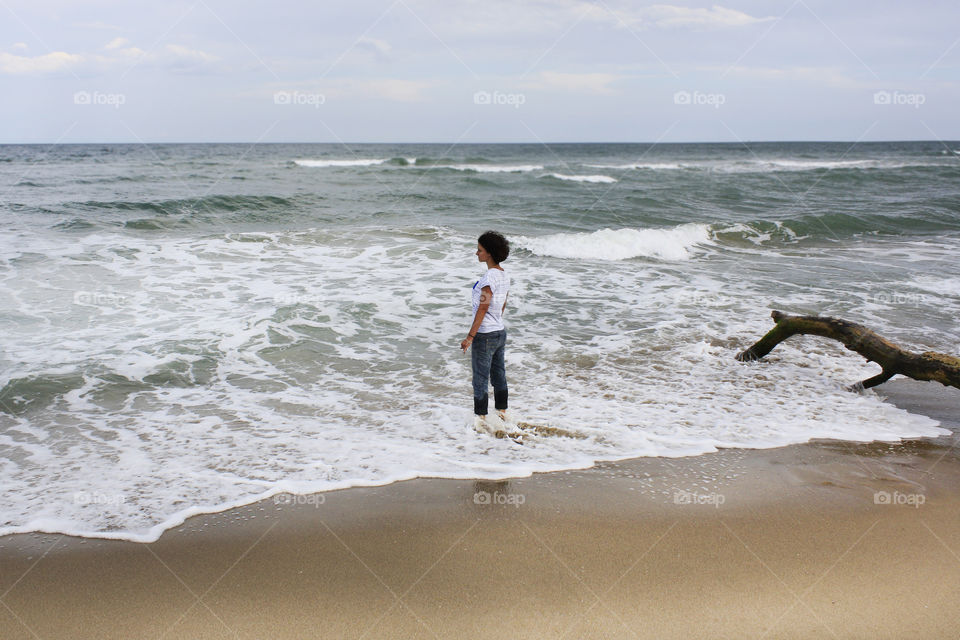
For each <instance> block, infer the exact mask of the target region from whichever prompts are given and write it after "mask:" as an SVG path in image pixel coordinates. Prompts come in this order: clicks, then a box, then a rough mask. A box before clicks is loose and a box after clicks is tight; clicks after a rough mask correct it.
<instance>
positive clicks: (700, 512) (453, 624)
mask: <svg viewBox="0 0 960 640" xmlns="http://www.w3.org/2000/svg"><path fill="white" fill-rule="evenodd" d="M881 391H882V392H883V393H884V394H889V396H890V399H891V400H892V401H895V402H896V403H897V404H900V405H901V406H906V407H910V408H911V410H914V411H917V412H920V413H925V414H927V415H931V416H933V417H935V418H938V419H940V420H942V421H944V424H945V425H947V426H950V427H951V428H952V429H953V430H954V432H955V433H957V432H958V431H960V425H958V424H957V422H956V415H957V413H958V412H957V411H956V409H957V406H958V405H960V402H958V399H960V392H957V391H956V390H950V389H943V388H941V387H939V385H934V384H932V383H926V384H920V383H913V382H912V381H896V382H893V383H888V384H887V385H885V386H884V387H883V388H882V389H881ZM955 441H956V439H955V438H952V437H944V438H940V439H938V440H936V441H929V440H927V441H914V442H907V443H903V444H896V445H890V444H879V443H874V444H856V443H848V442H816V443H811V444H807V445H796V446H790V447H783V448H780V449H772V450H765V451H746V450H724V451H720V452H717V453H715V454H708V455H703V456H697V457H693V458H683V459H663V458H640V459H635V460H628V461H624V462H618V463H608V464H602V465H598V466H597V467H594V468H592V469H589V470H584V471H573V472H558V473H549V474H537V475H535V476H533V477H530V478H524V479H517V480H510V481H504V482H487V481H461V480H441V479H419V480H411V481H407V482H401V483H396V484H393V485H389V486H385V487H372V488H354V489H346V490H342V491H334V492H329V493H325V494H315V495H313V496H299V497H296V498H291V500H294V501H295V502H297V504H277V503H276V502H277V501H275V500H273V499H271V500H268V501H264V502H261V503H258V504H254V505H250V506H247V507H243V508H239V509H234V510H231V511H228V512H225V513H220V514H214V515H209V516H198V517H195V518H191V519H190V520H189V521H187V522H186V523H185V524H184V525H183V526H181V527H179V528H177V529H174V530H171V531H169V532H167V533H166V534H165V535H164V536H163V537H162V538H161V539H160V540H159V541H157V542H156V543H153V544H137V543H129V542H117V541H104V540H81V539H76V538H71V537H68V536H60V535H40V534H32V535H17V536H7V537H5V538H0V638H2V639H3V640H13V639H19V638H44V639H46V638H56V639H60V638H321V637H322V638H327V637H329V638H431V637H439V638H561V637H568V638H685V639H686V638H737V639H740V638H830V637H835V638H870V639H875V638H898V639H899V638H956V637H958V635H960V611H958V603H960V495H958V491H957V488H958V487H960V456H958V452H957V451H956V450H955V449H954V448H953V445H954V444H955ZM487 498H489V503H487V502H488V500H487ZM887 498H889V500H887ZM885 502H890V503H885Z"/></svg>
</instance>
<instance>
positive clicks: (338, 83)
mask: <svg viewBox="0 0 960 640" xmlns="http://www.w3.org/2000/svg"><path fill="white" fill-rule="evenodd" d="M433 86H435V83H434V82H429V81H425V80H403V79H400V78H382V77H378V78H345V77H338V78H326V79H324V80H323V81H321V82H319V83H318V82H313V81H311V82H299V83H292V84H291V83H287V84H283V85H276V84H273V85H270V86H269V87H268V88H267V91H268V93H269V94H270V95H271V96H273V95H275V94H276V92H278V91H285V92H291V93H292V92H301V93H304V94H315V95H322V96H324V98H325V99H326V100H327V101H331V100H333V101H337V100H341V99H342V100H344V101H347V100H353V99H357V98H358V99H361V100H387V101H390V102H423V101H424V100H426V97H425V96H424V95H423V93H422V92H423V91H424V90H425V89H429V88H432V87H433ZM257 95H262V94H261V93H260V92H258V93H257Z"/></svg>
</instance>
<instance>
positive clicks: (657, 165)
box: [583, 162, 685, 171]
mask: <svg viewBox="0 0 960 640" xmlns="http://www.w3.org/2000/svg"><path fill="white" fill-rule="evenodd" d="M583 166H585V167H592V168H594V169H620V170H624V171H625V170H628V169H653V170H657V169H683V168H684V166H685V165H682V164H680V163H679V162H627V163H623V164H585V165H583Z"/></svg>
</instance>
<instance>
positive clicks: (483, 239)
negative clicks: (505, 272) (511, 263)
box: [477, 231, 510, 264]
mask: <svg viewBox="0 0 960 640" xmlns="http://www.w3.org/2000/svg"><path fill="white" fill-rule="evenodd" d="M477 242H479V243H480V246H481V247H483V248H484V249H486V250H487V253H489V254H490V256H491V257H492V258H493V259H494V260H496V261H497V264H500V263H501V262H503V261H504V260H506V259H507V256H509V255H510V243H509V242H508V241H507V239H506V238H504V237H503V234H501V233H497V232H496V231H487V232H486V233H484V234H483V235H482V236H480V238H479V239H478V240H477Z"/></svg>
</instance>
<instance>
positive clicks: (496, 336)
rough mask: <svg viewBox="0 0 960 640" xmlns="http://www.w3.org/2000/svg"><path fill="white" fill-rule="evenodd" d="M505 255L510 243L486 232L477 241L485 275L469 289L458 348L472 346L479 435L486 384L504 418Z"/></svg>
mask: <svg viewBox="0 0 960 640" xmlns="http://www.w3.org/2000/svg"><path fill="white" fill-rule="evenodd" d="M508 255H510V243H509V242H507V239H506V238H504V237H503V236H502V235H501V234H499V233H497V232H496V231H487V232H486V233H484V234H483V235H482V236H480V238H479V239H478V240H477V260H479V261H480V262H485V263H486V264H487V272H486V273H485V274H484V275H483V277H482V278H480V280H478V281H477V282H476V283H474V285H473V324H472V325H470V331H468V332H467V337H466V339H464V341H463V342H461V343H460V348H461V349H463V351H464V352H466V350H467V347H471V346H472V348H471V350H470V354H471V360H472V365H473V413H474V414H475V418H474V421H475V422H474V426H475V427H476V428H477V429H478V430H481V431H488V430H489V429H487V428H486V416H487V404H488V395H487V384H488V383H490V382H492V383H493V397H494V407H495V409H496V410H497V416H498V417H499V418H500V419H501V420H504V421H505V420H506V417H507V415H506V414H507V373H506V369H505V368H504V364H503V351H504V346H505V345H506V343H507V330H506V328H505V327H504V326H503V311H504V309H506V308H507V293H508V292H509V291H510V275H509V274H508V273H507V272H506V271H504V270H503V267H501V266H500V263H501V262H503V261H504V260H506V259H507V256H508Z"/></svg>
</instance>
